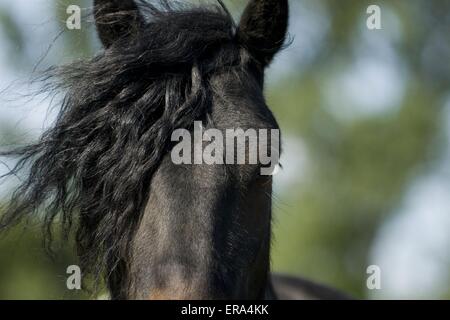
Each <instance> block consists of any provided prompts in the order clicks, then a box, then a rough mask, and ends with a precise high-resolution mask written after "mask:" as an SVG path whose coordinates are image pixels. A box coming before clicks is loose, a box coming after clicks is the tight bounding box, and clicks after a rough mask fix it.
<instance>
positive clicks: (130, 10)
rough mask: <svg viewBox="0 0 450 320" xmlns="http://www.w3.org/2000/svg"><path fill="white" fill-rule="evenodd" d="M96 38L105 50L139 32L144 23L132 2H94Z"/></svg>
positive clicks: (124, 0)
mask: <svg viewBox="0 0 450 320" xmlns="http://www.w3.org/2000/svg"><path fill="white" fill-rule="evenodd" d="M94 16H95V24H96V26H97V32H98V36H99V38H100V40H101V42H102V43H103V46H104V47H105V48H108V47H110V46H111V45H112V44H113V43H114V42H115V41H117V40H119V39H121V38H124V37H128V36H133V35H135V34H137V33H139V32H140V30H141V29H142V28H143V26H144V24H145V22H144V18H143V17H142V16H141V14H140V12H139V8H138V6H137V4H136V2H135V1H134V0H94Z"/></svg>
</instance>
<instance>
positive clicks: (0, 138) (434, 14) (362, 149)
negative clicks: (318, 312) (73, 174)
mask: <svg viewBox="0 0 450 320" xmlns="http://www.w3.org/2000/svg"><path fill="white" fill-rule="evenodd" d="M225 2H226V3H227V4H229V5H230V7H231V8H232V10H233V12H236V13H238V12H241V10H242V8H243V7H244V5H245V3H246V1H237V0H235V1H232V0H229V1H225ZM74 3H77V4H79V5H80V6H82V7H83V8H85V10H83V13H84V14H87V13H88V11H89V9H90V5H91V4H90V1H71V0H44V1H42V0H41V1H36V3H34V4H33V5H30V2H29V1H17V4H15V5H13V6H11V5H10V4H11V2H9V1H6V0H0V48H1V50H0V51H1V53H0V61H1V63H0V68H2V70H1V71H0V72H1V73H2V74H3V75H1V76H0V90H2V89H4V88H6V87H8V85H9V84H10V83H11V82H12V80H15V79H27V77H28V76H29V75H30V74H31V73H32V72H33V69H34V68H35V67H36V66H37V67H38V69H42V68H45V66H49V65H53V64H59V63H63V62H65V61H71V60H73V59H76V58H82V57H88V56H91V55H92V54H93V53H94V52H95V51H96V50H98V49H99V45H98V41H97V39H96V37H95V35H94V32H93V31H94V30H93V28H92V24H91V23H90V22H89V19H84V20H83V28H82V30H81V31H65V32H63V33H62V34H61V35H60V36H59V37H58V38H57V39H56V41H54V40H55V38H56V37H57V35H58V34H59V30H63V29H64V23H65V19H66V17H67V15H66V12H65V9H66V8H67V6H68V5H69V4H74ZM370 4H378V5H379V6H380V7H381V9H382V23H383V28H382V30H374V31H370V30H368V29H367V27H366V19H367V17H368V15H367V14H366V9H367V7H368V6H369V5H370ZM30 6H31V7H30ZM291 7H292V13H291V29H290V32H291V37H292V40H293V43H292V45H291V46H290V47H289V48H288V49H286V50H285V52H284V53H283V54H281V55H280V56H279V59H278V61H277V62H276V63H275V64H274V65H273V66H272V68H271V70H270V71H269V74H268V77H269V83H268V86H267V98H268V101H269V105H270V106H272V109H273V111H274V113H275V115H276V116H277V118H278V120H279V122H280V125H281V127H282V129H283V133H284V137H285V146H284V150H285V154H284V157H283V159H282V163H283V166H284V168H285V169H284V172H282V173H281V174H280V175H279V176H277V177H276V178H275V180H276V189H275V190H276V192H275V196H274V197H275V205H274V206H275V208H274V209H275V223H274V233H275V241H274V246H273V267H274V269H275V270H276V271H280V272H288V273H292V274H298V275H304V276H306V277H309V278H312V279H315V280H317V281H320V282H324V283H327V284H331V285H334V286H336V287H338V288H341V289H343V290H345V291H347V292H349V293H351V294H353V295H354V296H355V297H358V298H392V297H396V298H419V297H420V298H450V292H449V291H450V289H449V287H450V286H449V284H450V271H449V270H450V268H449V266H450V255H449V252H450V250H448V248H449V245H450V236H449V232H448V231H449V227H450V218H449V217H450V215H449V210H450V206H447V205H449V204H450V202H445V201H441V200H439V201H434V199H435V198H433V196H434V195H436V194H435V193H433V192H427V191H423V192H418V193H417V192H416V193H414V192H413V191H414V190H416V189H419V190H420V185H421V183H422V182H423V180H424V179H425V180H426V179H427V177H435V178H436V177H437V178H438V180H439V182H433V181H435V180H436V179H434V178H432V179H431V181H432V182H431V183H430V184H431V185H432V186H437V185H438V184H439V187H440V189H439V190H441V189H443V190H444V191H443V193H444V196H443V198H445V197H446V196H448V197H449V198H450V193H446V192H447V191H446V190H450V188H448V187H449V186H450V184H449V182H450V175H449V173H450V170H449V169H450V164H449V162H448V160H449V158H450V156H449V154H450V152H449V148H448V146H449V137H450V134H449V132H450V129H449V127H450V112H449V110H450V103H449V101H450V99H449V97H450V95H449V93H450V92H449V89H450V85H449V84H450V38H449V36H448V31H449V30H450V2H449V1H446V0H430V1H425V0H398V1H362V0H341V1H335V0H293V1H291ZM37 8H40V9H39V11H38V12H43V13H42V14H40V15H39V14H38V15H37V14H35V13H36V10H37ZM21 10H22V11H21ZM27 17H28V18H30V17H33V18H30V19H31V20H32V21H28V20H26V19H28V18H27ZM237 17H238V14H237ZM48 46H52V48H51V49H50V50H48ZM43 58H44V59H43ZM2 71H4V72H2ZM5 74H6V76H5ZM4 93H5V91H2V95H4ZM2 95H0V112H1V113H0V142H1V143H2V144H3V145H6V144H10V143H17V142H20V141H23V140H27V139H33V138H35V137H36V136H37V134H38V132H40V131H39V130H35V131H33V130H32V129H33V128H36V127H39V124H38V125H36V123H38V122H39V119H41V118H42V117H43V114H45V112H46V108H45V107H48V104H49V102H48V100H43V101H41V102H40V103H41V104H42V106H43V107H42V108H36V109H32V110H33V112H35V113H34V114H33V116H34V117H35V118H36V119H38V120H36V119H35V122H33V121H31V123H32V124H31V125H30V121H28V122H27V121H21V120H22V117H24V116H25V113H26V112H28V111H29V109H26V108H24V106H23V105H19V106H18V109H13V107H14V108H17V106H16V105H17V104H20V103H17V100H15V99H8V98H5V97H4V96H2ZM33 102H34V101H33ZM33 102H29V101H28V102H27V104H26V105H29V104H30V103H33ZM12 110H15V111H12ZM37 113H39V116H38V115H37ZM11 119H15V121H11ZM33 125H34V127H33ZM0 173H1V172H0ZM428 180H429V179H428ZM436 181H437V180H436ZM433 183H434V184H433ZM4 189H6V191H5V192H4V194H6V193H7V190H8V188H6V187H5V188H4ZM432 190H434V189H433V188H432ZM411 194H413V195H412V196H411ZM416 195H417V196H416ZM445 195H446V196H445ZM411 198H412V199H411ZM439 199H440V198H439ZM414 201H416V202H414ZM417 203H419V204H420V206H419V205H418V204H417ZM421 206H423V207H425V208H426V209H425V210H424V211H423V210H422V211H420V210H419V209H418V208H419V207H420V208H421ZM410 207H412V210H408V209H405V208H410ZM416 211H417V214H414V212H416ZM436 212H439V213H441V214H440V215H438V214H436ZM421 215H422V219H425V221H432V222H433V223H430V224H421V221H423V220H421V218H417V216H421ZM414 219H416V220H414ZM411 221H416V222H415V223H412V222H411ZM405 230H406V231H405ZM411 230H413V231H412V234H413V236H412V237H410V238H407V237H406V238H405V237H403V238H402V237H401V235H402V234H403V233H405V232H406V233H408V232H409V233H410V234H411ZM402 232H403V233H402ZM415 232H416V233H415ZM40 233H41V232H40V229H39V227H38V226H37V224H36V225H35V226H29V227H28V228H26V229H25V231H23V228H22V227H21V228H18V229H17V230H14V231H13V232H11V233H9V234H8V235H6V236H3V237H2V238H0V298H25V299H36V298H38V299H40V298H52V299H70V298H86V297H87V295H85V294H82V293H79V292H69V291H68V290H67V289H66V288H65V279H66V278H65V277H66V275H65V269H66V267H67V266H68V265H71V264H76V258H75V257H74V255H73V250H71V246H70V244H66V243H60V246H59V247H60V249H59V250H57V254H56V258H55V259H54V260H51V259H50V258H49V257H48V256H46V255H45V253H44V252H43V250H42V249H41V244H40V242H41V239H40ZM396 237H397V238H396ZM405 239H406V240H405ZM421 239H425V240H421ZM436 239H437V240H436ZM397 240H398V243H397ZM434 240H436V241H434ZM423 242H426V243H428V242H430V243H432V244H433V245H432V246H431V251H432V252H429V250H428V248H430V247H426V251H427V252H426V254H424V252H423V251H424V247H423V246H422V247H421V246H420V244H421V243H422V244H423ZM405 252H412V253H411V255H410V256H408V257H407V258H405V259H403V260H401V259H400V260H399V259H397V258H398V257H399V256H401V255H402V254H403V253H405ZM425 262H426V263H425ZM371 264H377V265H380V267H381V268H382V271H383V274H387V275H388V276H387V277H383V289H382V290H380V291H378V292H371V291H369V290H368V289H367V287H366V278H367V274H366V268H367V267H368V266H369V265H371ZM417 264H419V265H420V266H421V267H420V268H419V267H418V266H417ZM424 266H425V267H424ZM402 268H408V270H409V273H408V272H406V274H412V275H413V277H414V279H410V282H414V281H418V283H419V284H425V285H424V288H425V289H426V290H425V289H424V290H420V288H417V287H419V286H418V285H417V286H416V287H415V286H414V284H413V283H410V282H408V279H406V280H404V281H403V282H402V281H399V278H398V275H399V274H400V275H402V274H404V273H402ZM424 268H425V269H424ZM426 268H428V269H426ZM399 270H400V271H399ZM411 270H412V271H411ZM411 272H413V273H411ZM389 275H391V276H390V277H389ZM389 281H391V282H389ZM405 281H406V282H405ZM416 288H417V290H416Z"/></svg>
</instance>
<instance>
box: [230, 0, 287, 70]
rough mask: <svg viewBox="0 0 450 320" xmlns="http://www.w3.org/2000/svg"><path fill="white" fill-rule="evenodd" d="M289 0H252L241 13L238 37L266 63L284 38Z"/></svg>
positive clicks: (280, 46)
mask: <svg viewBox="0 0 450 320" xmlns="http://www.w3.org/2000/svg"><path fill="white" fill-rule="evenodd" d="M288 20H289V4H288V0H251V1H250V3H249V4H248V5H247V8H246V9H245V11H244V14H243V15H242V18H241V22H240V23H239V28H238V31H237V37H238V40H239V41H240V43H241V44H242V45H244V46H245V47H247V48H248V49H249V50H250V52H251V54H252V55H253V56H254V57H256V58H257V59H258V60H259V61H260V62H261V63H262V64H263V65H264V66H267V65H268V64H269V63H270V62H271V61H272V59H273V57H274V56H275V54H276V53H277V52H278V51H279V50H280V49H281V48H282V47H283V44H284V42H285V40H286V34H287V29H288Z"/></svg>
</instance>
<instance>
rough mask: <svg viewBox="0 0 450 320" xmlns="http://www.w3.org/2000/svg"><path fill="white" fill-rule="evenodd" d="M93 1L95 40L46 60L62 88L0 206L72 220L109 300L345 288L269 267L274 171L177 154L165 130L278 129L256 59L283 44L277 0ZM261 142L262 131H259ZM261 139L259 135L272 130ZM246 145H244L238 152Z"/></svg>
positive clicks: (22, 153) (321, 294)
mask: <svg viewBox="0 0 450 320" xmlns="http://www.w3.org/2000/svg"><path fill="white" fill-rule="evenodd" d="M170 2H171V1H162V0H160V1H159V2H158V3H157V4H151V3H149V2H145V1H142V2H138V1H132V0H96V1H95V3H94V16H95V21H96V26H97V30H98V34H99V37H100V40H101V42H102V43H103V45H104V50H103V51H102V52H101V53H100V54H99V55H97V56H96V57H94V58H93V59H91V60H87V61H79V62H75V63H73V64H70V65H68V66H64V67H55V68H51V69H50V70H48V71H47V72H46V73H45V76H44V78H45V79H46V80H48V79H51V80H53V81H51V82H50V83H49V85H47V86H46V88H47V89H50V90H58V91H61V90H63V91H64V92H66V95H65V98H64V100H63V102H62V109H61V111H60V114H59V116H58V118H57V121H56V123H55V124H54V126H53V127H52V128H51V129H49V130H48V131H47V132H46V133H44V135H43V136H42V137H41V138H40V140H39V141H38V142H37V143H35V144H32V145H28V146H25V147H21V148H19V149H16V150H12V151H7V152H3V153H2V154H1V155H3V156H13V157H17V158H18V159H19V160H18V163H17V166H16V167H15V168H14V169H13V170H12V171H11V172H10V174H17V173H18V172H19V171H20V170H22V169H25V170H27V172H28V175H27V179H26V180H25V181H24V182H23V184H22V185H21V186H20V187H19V189H18V190H17V191H16V192H15V194H14V195H13V197H12V200H11V202H10V204H9V207H8V208H7V210H6V213H5V214H4V216H3V219H2V226H3V227H7V226H10V225H12V224H14V223H16V222H18V221H20V220H21V218H24V217H25V218H26V217H31V216H36V215H37V214H38V212H41V211H42V212H44V213H45V215H44V217H45V224H44V225H45V226H46V234H47V235H48V239H50V238H51V230H52V224H53V222H54V220H55V218H57V217H59V219H58V220H59V221H60V222H61V223H62V226H63V230H64V233H65V234H68V232H69V230H70V229H71V228H72V226H73V227H74V228H75V229H76V243H77V250H78V255H79V257H80V261H81V265H82V268H83V271H84V272H90V273H93V274H96V275H104V276H105V278H106V279H105V280H106V283H107V284H108V287H109V289H110V292H111V297H112V298H113V299H275V298H277V297H279V298H329V299H333V298H343V297H344V296H342V295H340V294H338V293H336V292H335V291H334V290H331V289H327V288H325V287H322V286H318V285H315V284H312V283H310V282H308V281H305V280H299V279H289V278H287V277H272V276H271V275H270V254H269V251H270V244H271V212H272V211H271V207H272V202H271V195H272V178H271V176H267V175H261V174H260V168H261V163H257V164H244V165H243V164H204V163H203V164H194V165H189V164H175V163H174V162H173V161H172V159H171V150H172V149H173V148H174V142H173V141H172V140H171V135H172V133H173V132H174V131H175V130H176V129H180V128H182V129H186V130H190V131H192V130H193V129H194V121H201V122H202V123H203V125H204V127H205V128H215V129H217V130H220V131H222V132H224V131H225V130H227V129H233V128H241V129H244V130H245V129H251V128H254V129H278V124H277V122H276V120H275V118H274V116H273V115H272V113H271V111H270V110H269V108H268V107H267V105H266V103H265V100H264V96H263V86H264V70H265V68H266V67H267V66H268V65H269V64H270V62H271V61H272V59H273V58H274V56H275V54H276V53H277V52H278V51H279V50H280V49H282V48H283V46H284V44H285V39H286V32H287V26H288V1H287V0H252V1H250V3H249V4H248V6H247V8H246V10H245V12H244V14H243V16H242V18H241V21H240V23H239V24H238V25H236V24H235V22H234V21H233V19H232V17H231V16H230V14H229V12H228V11H227V9H226V7H225V6H224V4H223V3H222V2H221V1H218V2H217V3H216V4H214V5H213V4H211V5H204V6H200V7H193V6H187V5H177V6H176V7H175V6H173V5H171V4H170ZM269 142H270V141H269ZM269 144H270V143H269ZM247 156H251V155H250V154H247Z"/></svg>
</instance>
